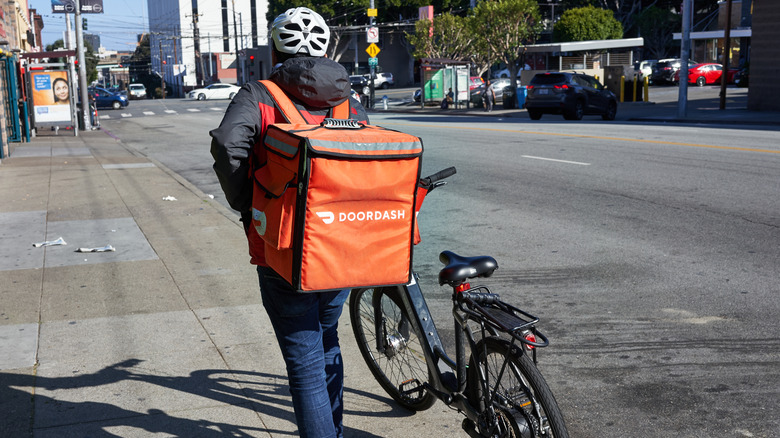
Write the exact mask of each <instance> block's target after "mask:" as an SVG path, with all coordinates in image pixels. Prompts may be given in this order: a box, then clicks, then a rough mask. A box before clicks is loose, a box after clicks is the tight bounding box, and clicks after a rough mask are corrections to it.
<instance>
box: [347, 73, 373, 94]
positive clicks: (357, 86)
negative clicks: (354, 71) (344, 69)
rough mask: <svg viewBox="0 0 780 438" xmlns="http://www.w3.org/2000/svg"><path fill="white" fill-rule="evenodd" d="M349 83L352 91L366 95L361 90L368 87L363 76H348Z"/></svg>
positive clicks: (366, 80)
mask: <svg viewBox="0 0 780 438" xmlns="http://www.w3.org/2000/svg"><path fill="white" fill-rule="evenodd" d="M349 83H350V86H351V87H352V89H353V90H355V91H357V92H358V93H363V94H366V93H365V92H364V91H363V89H364V88H366V87H368V79H366V77H365V76H363V75H350V76H349Z"/></svg>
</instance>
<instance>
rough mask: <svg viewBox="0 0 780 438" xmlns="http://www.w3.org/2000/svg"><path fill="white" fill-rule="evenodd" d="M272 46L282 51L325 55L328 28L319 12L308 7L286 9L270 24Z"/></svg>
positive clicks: (328, 37)
mask: <svg viewBox="0 0 780 438" xmlns="http://www.w3.org/2000/svg"><path fill="white" fill-rule="evenodd" d="M271 37H272V38H273V40H274V47H276V50H278V51H279V52H282V53H288V54H290V55H297V54H299V53H306V54H308V55H309V56H325V51H326V50H327V49H328V41H330V29H328V25H327V23H325V20H324V19H323V18H322V16H320V14H318V13H316V12H314V11H312V10H311V9H309V8H303V7H301V8H295V9H288V10H287V12H285V13H283V14H280V15H279V16H278V17H276V19H275V20H274V23H273V24H272V25H271Z"/></svg>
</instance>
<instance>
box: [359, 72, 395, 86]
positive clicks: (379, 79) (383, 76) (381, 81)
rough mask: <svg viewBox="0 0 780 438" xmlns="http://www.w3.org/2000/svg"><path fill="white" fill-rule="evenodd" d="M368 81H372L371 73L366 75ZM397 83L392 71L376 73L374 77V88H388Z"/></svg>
mask: <svg viewBox="0 0 780 438" xmlns="http://www.w3.org/2000/svg"><path fill="white" fill-rule="evenodd" d="M365 77H366V81H367V82H369V83H371V75H370V74H367V75H365ZM393 85H395V79H393V74H392V73H376V77H375V78H374V88H383V89H388V88H390V87H392V86H393Z"/></svg>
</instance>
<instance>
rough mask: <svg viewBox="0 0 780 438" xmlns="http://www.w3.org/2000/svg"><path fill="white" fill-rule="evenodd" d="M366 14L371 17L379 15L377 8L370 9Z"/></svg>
mask: <svg viewBox="0 0 780 438" xmlns="http://www.w3.org/2000/svg"><path fill="white" fill-rule="evenodd" d="M366 15H368V16H369V17H376V16H377V10H376V9H369V10H368V11H367V12H366Z"/></svg>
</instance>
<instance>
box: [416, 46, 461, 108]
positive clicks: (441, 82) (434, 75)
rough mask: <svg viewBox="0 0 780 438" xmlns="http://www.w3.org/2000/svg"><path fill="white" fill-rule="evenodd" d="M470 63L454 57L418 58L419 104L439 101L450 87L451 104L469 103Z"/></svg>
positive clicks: (445, 95)
mask: <svg viewBox="0 0 780 438" xmlns="http://www.w3.org/2000/svg"><path fill="white" fill-rule="evenodd" d="M470 71H471V63H469V62H468V61H457V60H454V59H440V58H423V59H421V60H420V79H421V80H420V84H421V90H420V106H421V107H423V108H424V107H425V102H426V101H428V102H437V101H438V102H441V101H442V100H443V99H445V98H446V97H447V94H448V93H449V91H450V89H452V92H453V105H455V106H456V107H457V106H459V105H463V104H464V103H465V104H466V105H467V106H468V104H469V74H470Z"/></svg>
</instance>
